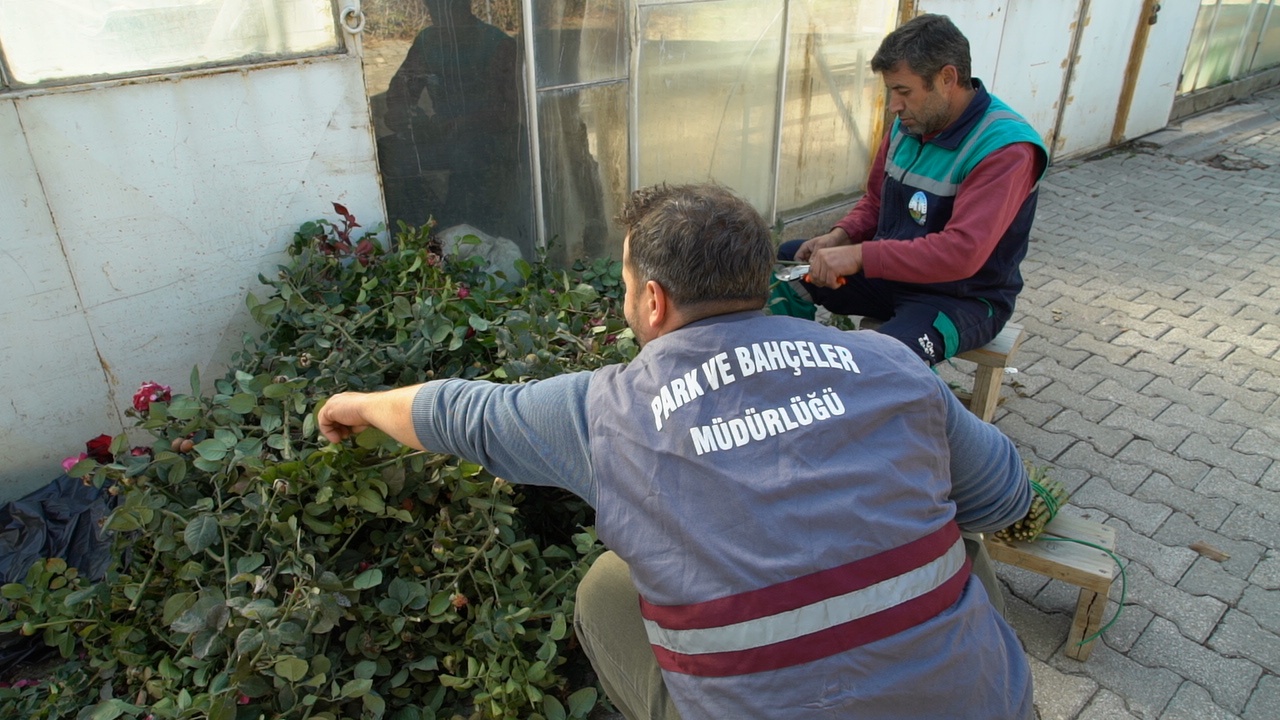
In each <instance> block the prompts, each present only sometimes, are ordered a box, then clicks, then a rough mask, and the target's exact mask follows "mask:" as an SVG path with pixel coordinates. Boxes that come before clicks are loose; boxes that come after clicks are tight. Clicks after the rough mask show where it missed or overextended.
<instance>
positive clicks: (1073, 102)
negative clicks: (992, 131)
mask: <svg viewBox="0 0 1280 720" xmlns="http://www.w3.org/2000/svg"><path fill="white" fill-rule="evenodd" d="M1199 4H1200V3H1199V0H1165V1H1164V2H1162V3H1161V10H1160V13H1159V16H1158V22H1157V23H1156V24H1155V25H1153V26H1152V27H1151V34H1150V36H1149V38H1148V41H1147V47H1146V51H1145V54H1144V57H1143V61H1142V66H1141V68H1140V71H1139V75H1138V82H1137V86H1136V89H1135V92H1134V98H1133V101H1132V104H1131V107H1130V112H1129V119H1128V122H1127V124H1126V125H1125V137H1126V138H1134V137H1138V136H1141V135H1145V134H1147V133H1150V132H1154V131H1156V130H1159V129H1161V128H1163V127H1164V126H1165V125H1166V124H1168V121H1169V112H1170V110H1171V109H1172V107H1173V100H1174V96H1175V95H1176V92H1177V84H1178V74H1179V73H1180V72H1181V71H1182V61H1183V58H1184V57H1185V56H1186V51H1187V43H1188V42H1189V41H1190V38H1191V29H1192V26H1193V25H1194V23H1195V14H1196V10H1197V8H1198V7H1199ZM1142 5H1143V3H1142V0H1088V1H1086V0H1065V1H1062V2H1050V1H1049V0H977V1H975V0H920V1H919V2H918V3H917V4H916V8H917V10H919V11H920V12H931V13H940V14H944V15H948V16H950V17H951V19H952V20H953V21H955V23H956V25H957V26H958V27H959V28H960V30H961V31H962V32H964V34H965V36H966V37H968V38H969V45H970V51H971V53H972V56H973V74H974V75H975V76H976V77H979V78H982V79H983V80H985V81H987V85H988V88H989V89H990V90H991V91H992V92H994V93H995V94H997V95H999V96H1000V98H1001V99H1002V100H1004V101H1005V102H1007V103H1008V104H1009V105H1010V106H1012V107H1013V108H1014V109H1015V110H1017V111H1018V112H1020V113H1022V114H1023V116H1025V117H1026V118H1027V121H1028V122H1030V123H1031V125H1032V126H1034V127H1035V128H1036V130H1038V131H1039V132H1040V135H1041V137H1042V138H1044V139H1045V141H1046V142H1047V143H1049V144H1050V149H1051V151H1052V153H1053V157H1054V159H1062V158H1065V157H1070V156H1072V155H1080V154H1083V153H1087V152H1092V151H1095V150H1098V149H1101V148H1104V147H1107V146H1108V145H1109V144H1110V140H1111V130H1112V127H1113V126H1114V125H1115V120H1116V117H1117V112H1118V109H1119V103H1120V94H1121V92H1122V91H1123V88H1124V82H1125V79H1126V78H1125V72H1126V70H1127V66H1128V62H1129V53H1130V49H1131V48H1132V46H1133V40H1134V31H1135V29H1136V28H1137V23H1139V22H1145V21H1146V19H1145V17H1143V18H1139V17H1138V16H1139V14H1141V10H1142ZM1082 11H1084V17H1083V18H1081V12H1082ZM1081 23H1083V24H1081ZM1077 29H1078V30H1079V38H1080V39H1079V42H1078V44H1077V45H1076V49H1075V53H1074V54H1073V53H1072V52H1071V49H1072V42H1073V38H1075V36H1076V33H1077ZM1068 71H1069V72H1068ZM1067 83H1070V88H1069V91H1068V92H1067V93H1066V97H1065V103H1064V102H1063V92H1062V91H1063V87H1064V85H1066V84H1067Z"/></svg>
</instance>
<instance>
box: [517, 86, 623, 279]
mask: <svg viewBox="0 0 1280 720" xmlns="http://www.w3.org/2000/svg"><path fill="white" fill-rule="evenodd" d="M627 87H628V86H627V84H626V83H625V82H618V83H614V84H608V85H592V86H589V87H585V88H577V89H562V90H552V91H547V92H543V93H539V94H538V137H539V144H538V149H539V152H540V159H541V162H542V197H543V198H544V202H543V210H544V219H545V222H546V226H547V233H546V237H547V239H548V258H549V259H551V260H552V261H554V262H556V263H558V264H561V265H567V264H568V263H570V262H572V261H573V260H576V259H578V258H599V257H608V258H613V259H615V260H621V259H622V236H623V233H622V231H621V230H620V229H619V228H618V227H617V223H616V218H617V215H618V211H619V209H620V208H621V206H622V203H623V202H624V201H625V199H626V196H627V179H628V175H629V173H628V162H627V157H628V155H627Z"/></svg>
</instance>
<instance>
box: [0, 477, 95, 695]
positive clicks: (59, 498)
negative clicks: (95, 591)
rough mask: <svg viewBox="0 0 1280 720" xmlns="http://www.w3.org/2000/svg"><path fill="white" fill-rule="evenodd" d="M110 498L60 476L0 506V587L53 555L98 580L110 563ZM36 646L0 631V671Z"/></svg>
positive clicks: (19, 578)
mask: <svg viewBox="0 0 1280 720" xmlns="http://www.w3.org/2000/svg"><path fill="white" fill-rule="evenodd" d="M115 501H116V498H115V497H114V496H112V495H109V494H107V493H106V492H104V491H103V489H102V488H96V487H92V486H86V485H85V484H84V482H83V481H81V480H79V479H77V478H73V477H69V476H67V475H65V474H64V475H62V476H61V477H59V478H58V479H56V480H54V481H53V482H51V483H49V484H48V485H46V486H44V487H43V488H41V489H39V490H37V491H35V492H33V493H31V494H30V495H27V496H26V497H24V498H22V499H20V500H14V501H13V502H11V503H8V504H6V505H4V506H3V507H0V585H2V584H7V583H20V582H23V581H24V580H25V579H26V577H27V571H28V570H29V569H31V566H32V564H34V563H35V562H36V561H38V560H42V559H44V558H55V557H56V558H62V559H63V560H66V561H67V565H69V566H71V567H74V568H76V569H77V570H79V571H80V575H81V576H82V577H85V578H86V579H88V580H89V581H91V582H97V581H99V580H101V579H102V578H103V577H105V576H106V572H107V566H108V565H109V564H110V561H111V540H110V537H109V535H108V533H107V532H106V531H105V530H104V529H103V527H102V525H103V521H104V520H106V517H107V515H108V514H109V513H110V512H111V510H112V508H114V507H115ZM42 647H43V643H42V642H41V641H40V639H39V637H23V636H22V635H20V634H18V633H8V634H5V635H0V674H3V673H5V672H7V671H8V670H9V668H10V667H12V666H13V665H16V664H17V663H19V662H21V661H22V660H24V659H26V658H27V657H28V656H30V655H32V654H33V653H34V652H35V651H37V650H39V649H41V648H42Z"/></svg>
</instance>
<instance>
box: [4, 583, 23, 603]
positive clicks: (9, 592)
mask: <svg viewBox="0 0 1280 720" xmlns="http://www.w3.org/2000/svg"><path fill="white" fill-rule="evenodd" d="M0 596H3V597H5V598H8V599H10V600H17V599H18V598H20V597H26V596H27V586H26V585H23V584H22V583H8V584H6V585H4V586H0Z"/></svg>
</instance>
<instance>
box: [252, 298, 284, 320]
mask: <svg viewBox="0 0 1280 720" xmlns="http://www.w3.org/2000/svg"><path fill="white" fill-rule="evenodd" d="M256 309H257V311H258V314H257V315H255V316H254V317H255V318H258V317H262V318H269V317H275V316H276V315H279V314H280V311H282V310H284V300H283V299H281V298H274V299H272V300H269V301H267V302H266V303H263V304H262V305H259V306H258V307H257V308H256Z"/></svg>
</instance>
